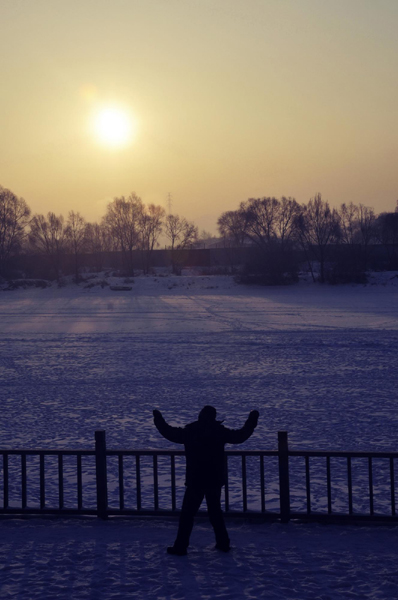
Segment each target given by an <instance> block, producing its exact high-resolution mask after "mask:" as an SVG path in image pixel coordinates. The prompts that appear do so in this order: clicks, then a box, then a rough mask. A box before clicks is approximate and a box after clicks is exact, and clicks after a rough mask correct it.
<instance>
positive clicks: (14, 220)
mask: <svg viewBox="0 0 398 600" xmlns="http://www.w3.org/2000/svg"><path fill="white" fill-rule="evenodd" d="M29 216H30V209H29V207H28V205H27V203H26V202H25V200H24V199H23V198H18V197H17V196H16V195H15V194H14V193H13V192H11V191H10V190H7V189H5V188H3V187H1V186H0V275H1V274H3V273H4V271H5V267H6V264H7V261H8V260H9V258H10V256H12V255H13V254H15V253H16V252H18V251H19V250H20V248H21V246H22V243H23V240H24V238H25V235H26V233H25V227H26V225H27V224H28V221H29Z"/></svg>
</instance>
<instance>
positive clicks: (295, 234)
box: [218, 194, 398, 283]
mask: <svg viewBox="0 0 398 600" xmlns="http://www.w3.org/2000/svg"><path fill="white" fill-rule="evenodd" d="M218 230H219V233H220V235H221V236H223V238H224V240H225V243H226V245H229V247H230V248H231V249H232V248H238V247H243V246H245V245H248V244H250V245H251V246H252V248H253V253H252V258H251V260H250V261H249V263H248V264H247V265H246V271H247V274H250V273H251V274H253V273H256V274H257V275H258V276H259V277H260V278H262V279H263V281H264V283H288V282H291V281H294V280H295V279H297V271H298V266H299V265H298V263H299V262H300V261H301V262H303V261H305V262H306V263H307V265H308V270H309V271H310V273H311V275H312V278H313V280H314V281H315V280H319V281H321V282H322V283H323V282H325V281H326V280H329V281H332V282H336V283H339V282H348V281H356V282H360V281H363V280H364V277H365V276H366V270H367V269H368V267H369V258H370V252H369V249H370V247H371V246H372V245H374V244H380V245H383V246H384V248H385V250H386V253H387V256H388V266H389V268H392V269H398V201H397V206H396V208H395V212H384V213H381V214H379V215H376V214H375V211H374V209H373V208H372V207H369V206H364V205H363V204H359V205H356V204H354V203H353V202H351V203H350V204H345V203H344V204H341V206H340V208H332V207H331V206H330V205H329V203H328V202H327V201H326V200H324V199H323V198H322V195H321V194H316V195H315V196H314V197H313V198H311V199H310V200H309V201H308V203H307V204H299V203H298V202H297V201H296V200H295V199H294V198H290V197H289V198H286V197H282V198H281V199H277V198H274V197H263V198H249V200H247V201H245V202H242V203H241V204H240V206H239V207H238V209H236V210H233V211H227V212H224V213H223V214H222V215H221V216H220V218H219V219H218ZM315 264H316V265H317V267H318V269H317V271H315V268H314V265H315Z"/></svg>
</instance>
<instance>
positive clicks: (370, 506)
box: [368, 456, 374, 515]
mask: <svg viewBox="0 0 398 600" xmlns="http://www.w3.org/2000/svg"><path fill="white" fill-rule="evenodd" d="M368 472H369V510H370V514H371V515H373V514H374V507H373V466H372V457H371V456H369V458H368Z"/></svg>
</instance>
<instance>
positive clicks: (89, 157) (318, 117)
mask: <svg viewBox="0 0 398 600" xmlns="http://www.w3.org/2000/svg"><path fill="white" fill-rule="evenodd" d="M0 22H1V36H0V82H1V87H0V140H1V144H0V184H1V185H3V186H4V187H8V188H10V189H12V190H13V191H14V192H15V193H16V194H18V195H19V196H22V197H24V198H25V200H26V201H27V202H28V204H29V205H30V207H31V208H32V210H33V212H42V213H46V212H47V211H49V210H53V211H54V212H56V213H57V214H58V213H63V214H65V215H66V214H67V212H68V211H69V210H70V209H74V210H79V211H80V212H81V213H82V214H83V215H84V216H85V217H86V218H87V219H89V220H97V219H100V217H101V216H102V215H103V214H104V210H105V206H106V204H107V202H109V201H110V200H111V199H112V198H113V197H114V196H120V195H128V194H129V193H130V192H131V191H135V192H136V193H137V194H138V195H139V196H141V198H142V199H143V201H144V202H155V203H159V204H163V205H164V206H165V207H166V205H167V195H168V193H169V192H170V193H171V195H172V201H173V206H172V208H173V212H177V213H179V214H181V215H184V216H186V217H188V218H190V219H193V220H195V221H196V222H197V223H198V224H199V226H200V227H201V228H203V227H205V228H206V229H210V230H213V231H215V229H216V225H215V224H216V220H217V217H218V216H219V215H220V214H221V213H222V212H223V211H225V210H230V209H235V208H237V206H238V204H239V202H240V201H242V200H245V199H247V198H248V197H253V196H257V197H258V196H271V195H274V196H277V197H280V196H282V195H286V196H294V197H295V198H296V199H297V200H298V201H299V202H306V201H307V200H308V199H309V198H310V197H311V196H314V194H315V193H316V192H321V193H322V195H323V197H324V198H325V199H328V200H329V201H330V202H331V204H333V205H336V206H337V205H339V204H340V203H341V202H349V201H351V200H352V201H354V202H357V203H358V202H362V203H364V204H366V205H369V206H374V208H375V209H376V211H377V212H380V211H382V210H393V209H394V207H395V202H396V199H397V198H398V165H397V163H398V126H397V125H398V34H397V31H398V0H245V2H243V1H242V0H112V1H111V0H108V1H105V0H68V1H66V0H63V1H61V0H1V2H0ZM110 106H117V107H120V108H121V109H122V110H124V111H127V114H129V115H130V116H131V118H132V119H133V120H134V123H135V124H136V128H137V130H136V133H135V135H134V136H133V139H132V140H131V143H129V144H127V145H122V144H121V145H120V146H116V147H114V146H111V144H110V143H109V144H108V143H106V141H105V142H104V141H102V142H101V141H100V140H99V139H98V137H97V135H96V134H95V132H94V131H93V125H92V122H93V118H94V117H93V115H94V114H96V111H98V110H99V109H100V108H101V107H110ZM122 127H123V125H122Z"/></svg>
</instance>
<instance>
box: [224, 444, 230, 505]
mask: <svg viewBox="0 0 398 600" xmlns="http://www.w3.org/2000/svg"><path fill="white" fill-rule="evenodd" d="M224 475H225V487H224V490H225V512H228V511H229V487H228V456H227V455H225V462H224Z"/></svg>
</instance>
